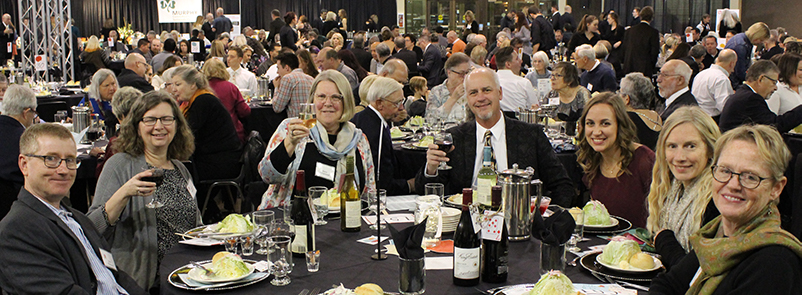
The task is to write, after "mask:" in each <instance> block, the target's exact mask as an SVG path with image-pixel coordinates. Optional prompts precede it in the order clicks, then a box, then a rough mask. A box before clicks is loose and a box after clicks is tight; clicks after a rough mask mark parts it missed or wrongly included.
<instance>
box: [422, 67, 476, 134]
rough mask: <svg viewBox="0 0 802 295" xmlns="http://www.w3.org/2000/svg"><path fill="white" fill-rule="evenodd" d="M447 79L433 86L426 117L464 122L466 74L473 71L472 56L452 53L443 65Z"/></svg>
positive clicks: (427, 104)
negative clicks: (464, 83) (464, 82)
mask: <svg viewBox="0 0 802 295" xmlns="http://www.w3.org/2000/svg"><path fill="white" fill-rule="evenodd" d="M443 67H444V68H445V70H446V77H447V79H446V80H445V81H443V84H440V85H437V86H435V87H433V88H432V90H431V93H430V95H429V99H428V101H427V103H426V117H427V118H430V117H431V118H437V119H439V120H442V121H447V122H462V121H464V120H465V116H466V114H467V113H466V111H465V109H466V106H465V104H466V103H467V101H466V100H465V85H463V83H462V82H463V81H465V75H467V74H468V73H469V72H470V71H471V58H470V57H468V55H466V54H465V53H462V52H457V53H454V54H452V55H451V57H449V58H448V60H446V63H445V64H444V65H443Z"/></svg>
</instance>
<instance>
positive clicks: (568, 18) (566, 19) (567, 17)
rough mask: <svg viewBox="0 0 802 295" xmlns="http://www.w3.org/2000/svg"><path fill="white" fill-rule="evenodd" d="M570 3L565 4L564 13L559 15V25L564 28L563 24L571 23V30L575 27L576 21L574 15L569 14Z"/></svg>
mask: <svg viewBox="0 0 802 295" xmlns="http://www.w3.org/2000/svg"><path fill="white" fill-rule="evenodd" d="M571 12H572V11H571V5H566V6H565V13H563V14H562V15H561V16H560V25H561V26H563V28H565V25H567V24H571V32H573V31H574V30H576V29H577V23H576V21H575V20H574V16H573V15H572V14H571Z"/></svg>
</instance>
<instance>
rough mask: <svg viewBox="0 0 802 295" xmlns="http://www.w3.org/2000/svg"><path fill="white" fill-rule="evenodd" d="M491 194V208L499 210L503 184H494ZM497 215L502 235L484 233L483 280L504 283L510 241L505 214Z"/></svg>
mask: <svg viewBox="0 0 802 295" xmlns="http://www.w3.org/2000/svg"><path fill="white" fill-rule="evenodd" d="M491 194H492V205H491V208H492V210H493V211H495V212H499V209H500V207H501V186H493V189H492V192H491ZM492 214H493V213H491V214H490V215H492ZM497 216H499V217H500V218H497V219H496V222H497V225H498V226H500V227H501V236H500V237H499V236H498V235H491V234H488V235H485V234H484V233H483V235H482V252H483V255H482V281H485V282H487V283H503V282H506V281H507V263H508V262H509V247H510V244H509V243H510V242H509V240H508V238H507V235H508V234H507V225H506V224H504V216H503V215H497ZM485 233H486V232H485ZM495 238H498V239H499V240H496V239H495Z"/></svg>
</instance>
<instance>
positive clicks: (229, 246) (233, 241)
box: [223, 236, 239, 254]
mask: <svg viewBox="0 0 802 295" xmlns="http://www.w3.org/2000/svg"><path fill="white" fill-rule="evenodd" d="M238 242H239V238H238V237H236V236H232V237H226V239H225V240H224V241H223V244H225V245H226V251H228V252H231V253H232V254H237V243H238Z"/></svg>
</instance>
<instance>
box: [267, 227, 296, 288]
mask: <svg viewBox="0 0 802 295" xmlns="http://www.w3.org/2000/svg"><path fill="white" fill-rule="evenodd" d="M267 240H268V244H269V245H270V250H271V252H270V254H269V255H268V259H270V262H271V263H272V266H271V271H272V273H273V280H272V281H270V284H272V285H273V286H286V285H288V284H289V283H290V282H291V280H290V277H289V276H287V275H288V274H289V273H290V271H292V256H291V255H292V254H291V252H290V249H289V246H290V241H291V240H292V239H291V238H290V237H288V236H273V237H269V238H268V239H267Z"/></svg>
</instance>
